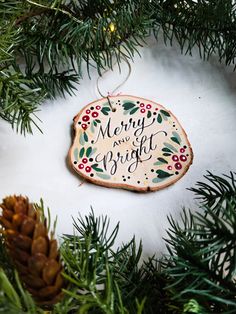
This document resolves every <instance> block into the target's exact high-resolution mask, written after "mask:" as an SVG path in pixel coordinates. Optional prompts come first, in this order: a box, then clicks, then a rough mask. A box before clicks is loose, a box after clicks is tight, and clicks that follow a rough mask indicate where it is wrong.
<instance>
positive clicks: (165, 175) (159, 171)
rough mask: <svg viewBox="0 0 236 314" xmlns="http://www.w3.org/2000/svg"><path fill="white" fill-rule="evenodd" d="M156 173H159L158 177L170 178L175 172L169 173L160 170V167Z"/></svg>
mask: <svg viewBox="0 0 236 314" xmlns="http://www.w3.org/2000/svg"><path fill="white" fill-rule="evenodd" d="M156 173H157V177H158V178H160V179H165V178H169V177H171V176H173V173H168V172H166V171H163V170H160V169H158V170H157V171H156Z"/></svg>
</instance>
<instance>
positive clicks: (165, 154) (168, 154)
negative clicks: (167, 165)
mask: <svg viewBox="0 0 236 314" xmlns="http://www.w3.org/2000/svg"><path fill="white" fill-rule="evenodd" d="M163 156H166V157H167V156H171V154H170V153H164V154H163Z"/></svg>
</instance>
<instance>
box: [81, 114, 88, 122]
mask: <svg viewBox="0 0 236 314" xmlns="http://www.w3.org/2000/svg"><path fill="white" fill-rule="evenodd" d="M82 120H83V121H84V122H87V121H88V120H90V118H89V116H87V115H86V116H83V118H82Z"/></svg>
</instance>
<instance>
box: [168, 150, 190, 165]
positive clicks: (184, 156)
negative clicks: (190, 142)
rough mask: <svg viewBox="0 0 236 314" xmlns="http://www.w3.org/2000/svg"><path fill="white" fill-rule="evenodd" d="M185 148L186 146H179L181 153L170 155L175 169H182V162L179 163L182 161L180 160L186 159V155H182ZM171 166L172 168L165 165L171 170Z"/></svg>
mask: <svg viewBox="0 0 236 314" xmlns="http://www.w3.org/2000/svg"><path fill="white" fill-rule="evenodd" d="M185 149H186V146H184V147H182V148H180V150H179V151H180V153H181V155H179V156H177V155H173V156H172V160H173V161H174V162H175V164H174V167H175V169H176V170H181V169H182V164H181V163H180V161H182V162H185V161H187V156H186V155H183V154H184V153H185ZM172 168H173V167H172V166H168V167H167V169H168V170H172Z"/></svg>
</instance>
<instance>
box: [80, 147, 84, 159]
mask: <svg viewBox="0 0 236 314" xmlns="http://www.w3.org/2000/svg"><path fill="white" fill-rule="evenodd" d="M84 152H85V149H84V147H82V148H81V150H80V152H79V157H80V158H82V157H83V156H84Z"/></svg>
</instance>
